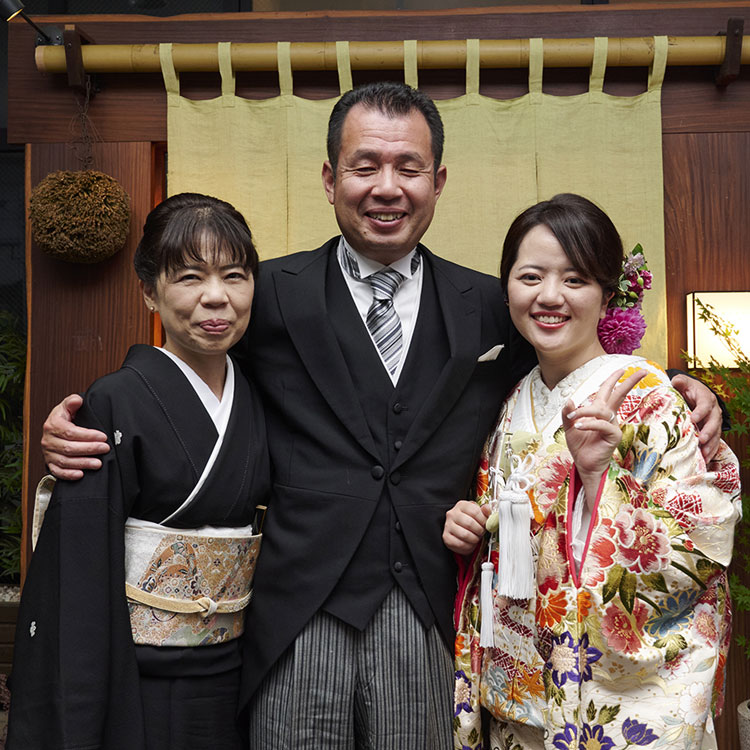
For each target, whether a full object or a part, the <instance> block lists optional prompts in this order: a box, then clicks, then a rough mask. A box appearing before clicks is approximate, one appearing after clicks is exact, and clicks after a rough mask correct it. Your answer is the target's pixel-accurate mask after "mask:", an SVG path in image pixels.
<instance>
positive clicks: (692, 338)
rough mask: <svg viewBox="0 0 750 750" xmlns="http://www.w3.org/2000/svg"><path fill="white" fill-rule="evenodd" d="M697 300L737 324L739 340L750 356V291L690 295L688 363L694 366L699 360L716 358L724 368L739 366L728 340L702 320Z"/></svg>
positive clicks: (736, 331) (732, 323) (725, 321)
mask: <svg viewBox="0 0 750 750" xmlns="http://www.w3.org/2000/svg"><path fill="white" fill-rule="evenodd" d="M697 300H700V302H702V303H703V304H704V305H710V306H711V307H712V308H713V312H714V313H716V315H718V316H719V317H720V318H721V319H722V320H723V322H724V323H728V324H730V325H731V326H733V327H734V329H735V333H736V335H735V340H736V341H737V343H738V344H739V346H740V349H742V351H743V352H745V354H747V355H749V356H750V292H691V293H690V294H688V295H687V324H688V325H687V327H688V345H687V353H688V357H689V360H688V366H690V367H694V366H695V362H696V359H697V360H698V361H699V362H701V363H702V364H703V365H707V364H708V363H709V362H710V361H711V358H712V357H713V358H714V359H715V360H716V361H717V362H718V363H719V364H720V365H722V366H723V367H736V366H737V363H736V361H735V356H734V355H733V354H732V352H731V351H730V350H729V348H728V347H727V345H726V344H725V343H724V340H723V339H722V338H721V336H717V335H716V334H715V333H714V332H713V331H712V330H711V328H710V327H709V324H708V323H707V322H706V321H704V320H701V317H700V313H701V309H700V306H699V305H698V303H697Z"/></svg>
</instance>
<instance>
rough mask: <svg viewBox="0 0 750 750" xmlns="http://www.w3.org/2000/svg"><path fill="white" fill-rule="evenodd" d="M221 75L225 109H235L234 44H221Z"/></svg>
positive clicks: (219, 49) (219, 45)
mask: <svg viewBox="0 0 750 750" xmlns="http://www.w3.org/2000/svg"><path fill="white" fill-rule="evenodd" d="M218 53H219V73H221V99H222V105H223V106H224V107H234V92H235V83H236V78H235V74H234V70H233V69H232V43H231V42H219V44H218Z"/></svg>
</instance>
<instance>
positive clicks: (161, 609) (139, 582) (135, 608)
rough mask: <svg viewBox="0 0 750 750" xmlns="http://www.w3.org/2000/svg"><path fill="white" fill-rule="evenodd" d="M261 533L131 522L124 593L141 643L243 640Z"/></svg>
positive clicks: (127, 527) (135, 637) (127, 528)
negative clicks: (246, 609)
mask: <svg viewBox="0 0 750 750" xmlns="http://www.w3.org/2000/svg"><path fill="white" fill-rule="evenodd" d="M260 543H261V535H260V534H253V533H252V528H251V527H249V526H248V527H245V528H242V529H214V528H209V527H206V528H205V529H186V530H182V529H174V528H169V527H165V526H160V525H158V524H150V523H146V522H143V521H137V520H134V519H128V521H127V523H126V525H125V581H126V583H125V589H126V594H127V598H128V609H129V611H130V627H131V631H132V633H133V640H134V641H135V643H136V644H137V645H148V646H208V645H213V644H217V643H224V642H226V641H230V640H232V639H234V638H238V637H239V636H240V635H242V632H243V630H244V626H245V607H246V606H247V603H248V602H249V601H250V595H251V593H252V592H251V587H252V581H253V574H254V572H255V563H256V561H257V559H258V553H259V552H260Z"/></svg>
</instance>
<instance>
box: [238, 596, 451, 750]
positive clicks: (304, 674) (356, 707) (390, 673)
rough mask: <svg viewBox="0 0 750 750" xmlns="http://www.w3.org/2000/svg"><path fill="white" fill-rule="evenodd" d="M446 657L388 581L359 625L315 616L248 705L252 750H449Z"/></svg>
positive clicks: (448, 659) (436, 635) (442, 647)
mask: <svg viewBox="0 0 750 750" xmlns="http://www.w3.org/2000/svg"><path fill="white" fill-rule="evenodd" d="M452 694H453V658H452V656H451V654H450V653H449V652H448V649H446V647H445V644H444V643H443V641H442V640H441V638H440V635H439V633H438V631H437V628H436V627H435V626H433V627H432V628H430V629H429V630H425V628H424V627H423V625H422V624H421V622H420V621H419V618H418V617H417V616H416V614H415V613H414V611H413V610H412V608H411V605H410V604H409V602H408V600H407V598H406V596H405V594H404V593H403V592H402V591H401V589H400V588H399V587H398V586H394V587H393V589H392V590H391V592H390V593H389V594H388V596H387V597H386V599H385V601H384V602H383V604H382V605H381V606H380V608H379V609H378V611H377V612H376V613H375V616H374V617H373V619H372V621H371V622H370V623H369V624H368V626H367V627H366V628H365V630H364V631H359V630H357V629H356V628H353V627H351V626H350V625H346V624H345V623H343V622H341V621H340V620H339V619H337V618H335V617H333V616H332V615H329V614H327V613H326V612H318V613H317V614H316V615H315V616H314V617H313V618H312V620H310V622H309V623H308V624H307V625H306V627H305V628H304V630H303V631H302V632H301V633H300V635H299V636H298V637H297V639H296V640H295V642H294V643H293V644H292V646H290V648H289V649H288V650H287V651H286V652H285V653H284V655H283V656H282V657H281V658H280V659H279V661H278V662H277V663H276V664H275V665H274V667H273V669H272V670H271V671H270V672H269V674H268V676H267V677H266V678H265V680H264V681H263V683H262V684H261V686H260V688H259V689H258V692H257V693H256V694H255V696H254V698H253V702H252V704H251V707H250V749H251V750H451V748H452V747H453V739H452V717H453V712H452V705H453V701H452Z"/></svg>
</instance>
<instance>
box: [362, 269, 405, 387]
mask: <svg viewBox="0 0 750 750" xmlns="http://www.w3.org/2000/svg"><path fill="white" fill-rule="evenodd" d="M403 280H404V275H403V274H402V273H399V272H398V271H396V270H394V269H393V268H383V269H381V270H380V271H376V272H375V273H374V274H372V275H370V276H368V277H367V281H369V282H370V286H371V287H372V294H373V297H372V304H371V305H370V309H369V310H368V311H367V319H366V321H365V322H366V323H367V329H368V330H369V331H370V335H371V336H372V340H373V341H374V342H375V346H377V347H378V351H379V352H380V356H381V357H382V358H383V362H385V366H386V368H387V370H388V372H390V373H391V375H393V373H394V372H396V368H397V367H398V363H399V362H400V361H401V345H402V340H403V336H402V334H401V319H400V318H399V317H398V313H397V312H396V310H395V309H394V307H393V295H394V294H395V293H396V290H397V289H398V288H399V286H401V282H402V281H403Z"/></svg>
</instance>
